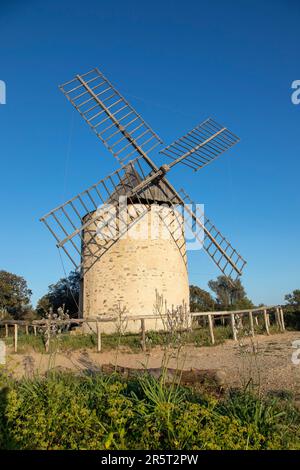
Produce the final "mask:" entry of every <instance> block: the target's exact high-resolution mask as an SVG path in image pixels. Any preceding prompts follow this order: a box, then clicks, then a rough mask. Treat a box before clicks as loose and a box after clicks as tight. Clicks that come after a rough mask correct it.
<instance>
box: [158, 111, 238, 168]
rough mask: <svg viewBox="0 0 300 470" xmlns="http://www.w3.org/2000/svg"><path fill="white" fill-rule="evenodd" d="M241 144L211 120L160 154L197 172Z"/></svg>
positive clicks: (226, 130)
mask: <svg viewBox="0 0 300 470" xmlns="http://www.w3.org/2000/svg"><path fill="white" fill-rule="evenodd" d="M237 142H239V138H238V137H237V136H236V135H234V134H233V133H232V132H230V131H229V130H228V129H227V128H226V127H224V126H222V125H220V124H218V123H217V122H216V121H214V120H213V119H211V118H209V119H207V120H206V121H204V122H203V123H201V124H199V126H197V127H195V128H194V129H192V130H191V131H190V132H188V133H187V134H186V135H184V136H183V137H181V138H180V139H178V140H176V141H175V142H173V143H172V144H170V145H168V146H167V147H166V148H165V149H164V150H162V151H161V152H160V153H162V154H164V155H166V156H167V157H169V158H171V159H172V160H173V162H172V163H171V164H170V165H169V167H172V166H174V165H176V164H177V163H183V164H184V165H186V166H188V167H190V168H192V169H193V170H195V171H197V170H199V168H202V167H203V166H205V165H208V163H211V162H212V161H213V160H215V159H216V158H217V157H219V156H220V155H221V154H222V153H223V152H225V151H226V150H228V149H229V148H230V147H232V146H233V145H235V144H236V143H237Z"/></svg>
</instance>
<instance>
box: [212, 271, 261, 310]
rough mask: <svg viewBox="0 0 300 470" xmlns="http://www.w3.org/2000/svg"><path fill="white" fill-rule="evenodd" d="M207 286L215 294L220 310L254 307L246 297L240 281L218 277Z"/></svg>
mask: <svg viewBox="0 0 300 470" xmlns="http://www.w3.org/2000/svg"><path fill="white" fill-rule="evenodd" d="M208 286H209V288H210V289H211V290H212V291H213V292H214V293H215V295H216V301H217V304H218V307H219V308H220V309H221V310H238V309H240V310H242V309H247V308H252V307H254V305H253V303H252V302H251V300H249V299H248V297H247V296H246V292H245V289H244V287H243V285H242V283H241V281H240V279H237V280H236V281H230V280H229V279H228V277H226V276H219V277H218V278H217V279H216V280H215V281H213V280H212V281H209V283H208Z"/></svg>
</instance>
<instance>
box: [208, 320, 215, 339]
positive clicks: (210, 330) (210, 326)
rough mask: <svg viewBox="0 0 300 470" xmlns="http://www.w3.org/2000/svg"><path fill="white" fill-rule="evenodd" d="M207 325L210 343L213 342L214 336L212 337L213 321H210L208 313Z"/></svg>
mask: <svg viewBox="0 0 300 470" xmlns="http://www.w3.org/2000/svg"><path fill="white" fill-rule="evenodd" d="M208 326H209V333H210V339H211V343H212V344H215V337H214V327H213V321H212V314H209V315H208Z"/></svg>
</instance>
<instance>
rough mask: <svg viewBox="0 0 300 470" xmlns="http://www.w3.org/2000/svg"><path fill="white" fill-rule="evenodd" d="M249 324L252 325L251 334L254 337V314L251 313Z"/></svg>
mask: <svg viewBox="0 0 300 470" xmlns="http://www.w3.org/2000/svg"><path fill="white" fill-rule="evenodd" d="M249 323H250V332H251V335H252V336H254V323H253V313H252V312H249Z"/></svg>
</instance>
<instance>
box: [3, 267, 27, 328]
mask: <svg viewBox="0 0 300 470" xmlns="http://www.w3.org/2000/svg"><path fill="white" fill-rule="evenodd" d="M31 293H32V292H31V290H30V289H29V288H28V286H27V282H26V281H25V279H24V278H23V277H22V276H18V275H17V274H13V273H10V272H8V271H3V270H2V271H0V310H1V312H2V313H3V312H7V314H8V315H10V316H12V317H13V318H15V319H21V318H22V317H23V316H24V315H25V314H26V313H28V311H29V309H30V304H29V302H30V296H31Z"/></svg>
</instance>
